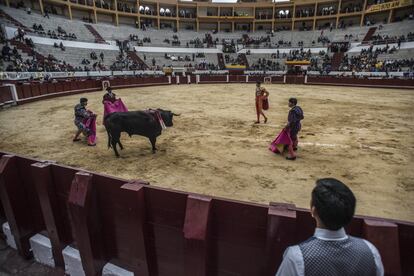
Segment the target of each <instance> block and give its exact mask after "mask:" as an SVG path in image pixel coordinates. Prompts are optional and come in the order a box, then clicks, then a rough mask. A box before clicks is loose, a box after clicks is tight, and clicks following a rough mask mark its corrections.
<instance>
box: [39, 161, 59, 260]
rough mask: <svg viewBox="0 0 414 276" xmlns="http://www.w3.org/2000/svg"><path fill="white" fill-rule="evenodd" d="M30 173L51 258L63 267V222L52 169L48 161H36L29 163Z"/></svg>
mask: <svg viewBox="0 0 414 276" xmlns="http://www.w3.org/2000/svg"><path fill="white" fill-rule="evenodd" d="M31 175H32V177H33V181H34V183H35V187H36V191H37V195H38V196H39V201H40V207H41V209H42V214H43V218H44V221H45V225H46V230H47V232H48V236H49V239H50V242H51V244H52V253H53V259H54V261H55V266H58V267H62V268H64V267H65V263H64V261H63V255H62V250H63V248H64V247H65V244H64V243H63V239H62V236H63V234H62V233H63V232H64V231H65V230H64V223H63V217H62V215H61V214H60V208H59V204H58V201H57V199H58V195H57V194H56V189H55V186H54V183H53V179H52V170H51V165H50V163H47V162H38V163H34V164H32V165H31Z"/></svg>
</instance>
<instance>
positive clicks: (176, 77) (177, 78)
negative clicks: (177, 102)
mask: <svg viewBox="0 0 414 276" xmlns="http://www.w3.org/2000/svg"><path fill="white" fill-rule="evenodd" d="M175 79H176V84H180V76H175Z"/></svg>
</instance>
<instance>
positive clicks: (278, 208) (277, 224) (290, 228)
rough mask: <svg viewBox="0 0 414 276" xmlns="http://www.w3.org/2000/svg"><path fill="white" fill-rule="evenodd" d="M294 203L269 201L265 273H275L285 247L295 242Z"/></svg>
mask: <svg viewBox="0 0 414 276" xmlns="http://www.w3.org/2000/svg"><path fill="white" fill-rule="evenodd" d="M294 208H295V205H293V204H283V203H270V206H269V210H268V215H267V217H268V218H267V235H266V259H265V266H264V267H265V273H263V275H269V276H270V275H271V276H273V275H275V274H276V272H277V269H278V268H279V266H280V263H281V262H282V258H283V253H284V251H285V249H286V248H287V247H288V246H290V245H293V244H294V243H295V234H294V233H295V231H296V211H295V210H294Z"/></svg>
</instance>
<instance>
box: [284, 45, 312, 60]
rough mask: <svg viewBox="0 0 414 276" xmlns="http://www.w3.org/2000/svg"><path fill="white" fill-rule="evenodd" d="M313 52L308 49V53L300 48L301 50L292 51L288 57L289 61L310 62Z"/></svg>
mask: <svg viewBox="0 0 414 276" xmlns="http://www.w3.org/2000/svg"><path fill="white" fill-rule="evenodd" d="M311 55H312V54H311V50H310V49H308V50H307V51H305V50H303V48H300V49H299V50H290V51H289V54H288V55H287V56H286V59H287V60H288V61H292V60H310V57H311Z"/></svg>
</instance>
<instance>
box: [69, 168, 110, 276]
mask: <svg viewBox="0 0 414 276" xmlns="http://www.w3.org/2000/svg"><path fill="white" fill-rule="evenodd" d="M92 178H93V176H92V174H89V173H85V172H77V173H76V174H75V177H74V179H73V182H72V185H71V187H70V193H69V198H68V207H69V215H70V221H71V225H72V229H73V234H74V238H75V241H76V245H77V248H78V249H79V253H80V256H81V259H82V266H83V270H84V271H85V274H86V275H87V276H94V275H97V274H100V273H101V271H102V268H103V266H104V265H105V263H106V262H105V260H104V254H103V248H102V246H103V242H102V238H101V228H102V225H100V224H101V223H100V216H99V212H98V208H97V206H96V204H97V200H96V198H94V195H95V193H94V192H93V189H92V188H93V185H92Z"/></svg>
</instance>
